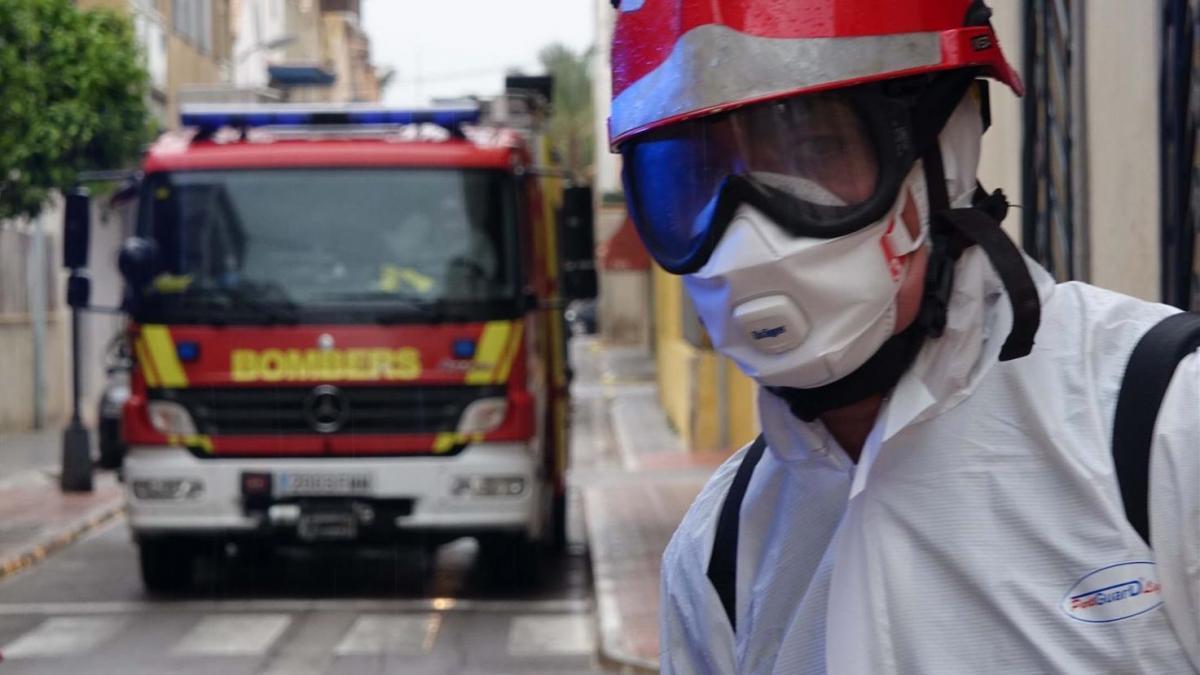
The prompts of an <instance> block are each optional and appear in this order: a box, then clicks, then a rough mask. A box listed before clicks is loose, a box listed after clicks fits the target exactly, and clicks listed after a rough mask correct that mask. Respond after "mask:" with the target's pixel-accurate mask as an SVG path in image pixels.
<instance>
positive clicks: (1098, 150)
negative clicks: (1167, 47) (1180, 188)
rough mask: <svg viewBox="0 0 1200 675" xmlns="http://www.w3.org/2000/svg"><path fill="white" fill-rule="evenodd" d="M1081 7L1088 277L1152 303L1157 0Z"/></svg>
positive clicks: (1108, 0)
mask: <svg viewBox="0 0 1200 675" xmlns="http://www.w3.org/2000/svg"><path fill="white" fill-rule="evenodd" d="M1086 7H1087V13H1088V14H1087V17H1086V21H1087V28H1086V33H1085V36H1086V39H1087V69H1086V70H1087V79H1086V84H1087V99H1088V110H1087V114H1088V136H1087V142H1088V153H1089V156H1090V161H1089V162H1088V171H1089V174H1090V186H1089V188H1090V189H1089V199H1088V208H1089V211H1090V225H1091V235H1092V251H1091V253H1092V264H1091V272H1092V278H1091V280H1092V282H1093V283H1095V284H1096V285H1099V286H1104V287H1106V288H1112V289H1115V290H1118V291H1121V292H1123V293H1129V294H1130V295H1135V296H1137V297H1140V298H1144V299H1147V300H1158V298H1159V282H1158V270H1159V249H1158V243H1159V226H1158V225H1159V212H1158V207H1159V189H1160V188H1159V170H1158V147H1159V124H1158V110H1159V105H1158V70H1159V66H1158V60H1159V53H1158V52H1159V28H1158V3H1156V2H1142V1H1137V2H1130V1H1128V0H1095V1H1093V2H1091V3H1088V4H1087V5H1086Z"/></svg>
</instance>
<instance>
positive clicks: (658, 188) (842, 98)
mask: <svg viewBox="0 0 1200 675" xmlns="http://www.w3.org/2000/svg"><path fill="white" fill-rule="evenodd" d="M889 103H890V102H889V101H888V100H887V99H886V98H885V97H882V96H870V95H868V93H867V92H865V91H863V90H862V89H861V88H860V89H857V90H856V89H850V90H840V91H836V92H828V93H819V94H811V95H805V96H798V97H793V98H789V99H783V100H778V101H768V102H765V103H759V104H755V105H750V106H746V107H744V108H739V109H737V110H734V111H731V112H728V113H723V114H717V115H710V116H708V117H704V118H700V119H695V120H689V121H685V122H681V123H679V124H675V125H671V126H669V127H666V128H663V129H661V130H656V131H653V132H650V133H647V134H645V135H643V136H639V137H636V138H634V139H631V140H630V141H629V142H628V143H626V144H624V145H623V146H622V148H621V152H622V155H623V157H624V167H625V168H624V173H625V184H626V193H627V198H628V200H629V204H630V207H631V211H632V216H633V219H634V223H635V224H636V225H637V227H638V231H639V233H640V234H641V236H642V240H643V242H644V243H645V244H646V246H647V248H648V249H649V251H650V253H651V255H652V256H654V258H655V259H656V260H657V261H658V262H659V263H660V264H661V265H663V267H665V268H666V269H668V270H669V271H680V270H686V269H688V268H692V269H691V271H694V268H698V267H699V266H700V265H702V264H703V261H700V263H699V265H698V264H696V263H697V260H696V258H697V257H699V256H702V255H704V254H703V253H702V252H703V251H704V250H705V249H708V250H710V251H711V248H712V247H713V246H715V241H713V237H714V236H717V237H719V235H720V234H722V232H715V233H714V232H713V231H712V229H713V227H714V223H716V226H717V227H721V226H722V224H721V223H720V222H719V221H720V220H721V219H719V218H714V217H713V216H714V214H715V212H717V211H719V210H720V209H718V208H717V207H718V201H720V200H719V199H718V198H719V197H720V196H721V193H722V189H723V187H724V186H726V185H728V183H729V181H728V180H727V179H729V178H730V177H731V176H738V177H741V178H742V179H745V180H748V181H749V182H750V183H752V184H754V185H756V186H758V187H759V188H760V191H761V192H763V193H764V194H770V195H772V197H773V199H772V201H774V202H775V208H773V209H770V211H771V213H769V215H771V216H772V217H773V218H774V219H776V220H778V221H781V222H780V224H781V226H783V227H784V228H785V229H787V230H789V231H790V232H792V233H793V234H795V235H797V236H813V237H825V238H831V237H837V236H842V235H844V234H848V233H849V232H852V231H854V230H856V229H859V228H860V227H863V226H865V225H866V224H869V221H864V218H866V217H869V216H870V215H871V214H872V213H874V212H876V211H878V210H879V204H880V203H881V202H884V201H886V202H887V204H885V206H884V210H886V208H887V207H888V206H890V205H891V202H893V201H894V199H895V194H894V189H893V188H897V186H898V184H899V180H898V179H897V178H896V174H897V173H901V171H902V169H904V167H901V166H899V165H900V164H903V163H905V162H907V164H909V165H911V162H912V160H911V158H905V157H901V156H900V155H903V154H904V153H903V149H904V146H905V144H904V143H899V144H897V143H893V142H892V140H893V139H891V138H890V137H889V136H888V134H889V133H892V130H895V129H899V128H901V127H905V122H906V120H899V124H890V123H889V117H895V116H896V113H897V110H896V106H895V105H888V104H889ZM907 145H908V146H910V147H911V143H908V144H907ZM898 148H899V150H898ZM893 184H894V185H893ZM897 189H898V188H897ZM889 190H891V191H892V193H893V194H892V195H891V198H890V199H888V198H887V197H888V196H887V195H886V194H885V193H886V192H888V191H889ZM876 217H880V216H876ZM725 224H727V223H725Z"/></svg>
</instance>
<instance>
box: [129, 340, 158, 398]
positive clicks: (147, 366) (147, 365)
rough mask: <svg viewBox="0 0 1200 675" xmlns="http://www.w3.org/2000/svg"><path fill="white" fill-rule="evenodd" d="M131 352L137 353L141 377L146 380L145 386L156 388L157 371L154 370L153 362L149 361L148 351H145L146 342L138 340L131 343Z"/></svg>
mask: <svg viewBox="0 0 1200 675" xmlns="http://www.w3.org/2000/svg"><path fill="white" fill-rule="evenodd" d="M133 350H134V351H135V352H136V353H137V360H138V365H139V366H141V368H142V377H144V378H146V386H148V387H157V386H158V371H156V370H155V369H154V362H153V361H151V360H150V350H148V349H146V341H145V340H143V339H142V338H140V337H139V338H138V339H137V340H135V341H134V343H133Z"/></svg>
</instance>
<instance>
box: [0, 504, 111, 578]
mask: <svg viewBox="0 0 1200 675" xmlns="http://www.w3.org/2000/svg"><path fill="white" fill-rule="evenodd" d="M124 511H125V499H124V497H115V498H114V499H113V500H112V503H111V504H105V505H102V506H98V507H96V508H95V509H92V511H91V512H90V513H88V514H87V515H85V516H83V517H82V518H79V519H78V520H76V521H75V522H73V523H71V524H69V525H67V526H66V527H64V528H62V529H61V530H58V531H55V532H50V533H49V534H47V535H45V536H43V537H40V538H39V539H38V540H36V541H34V542H32V543H30V544H27V545H25V546H24V548H22V549H18V550H17V552H16V553H14V554H12V555H9V556H6V557H4V558H2V559H0V580H4V579H7V578H9V577H11V576H13V575H15V574H17V573H18V572H21V571H23V570H25V569H27V568H29V567H32V566H34V565H36V564H38V563H39V562H41V561H43V560H45V559H46V558H48V557H50V556H52V555H54V554H55V553H57V552H59V551H61V550H62V549H64V548H66V547H68V546H70V545H71V544H73V543H75V542H76V541H78V540H79V539H80V538H81V537H83V536H84V535H85V534H87V533H89V532H91V531H92V530H94V529H96V528H98V527H100V526H101V525H104V524H105V523H107V522H109V521H111V520H113V519H115V518H117V517H118V516H120V515H121V514H122V513H123V512H124Z"/></svg>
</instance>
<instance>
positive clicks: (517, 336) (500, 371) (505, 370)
mask: <svg viewBox="0 0 1200 675" xmlns="http://www.w3.org/2000/svg"><path fill="white" fill-rule="evenodd" d="M524 328H525V325H524V324H522V323H520V322H516V323H514V324H513V330H512V336H511V337H510V338H509V339H508V345H507V346H506V349H505V350H504V358H502V359H500V364H499V365H498V366H497V368H496V377H495V379H494V380H493V382H495V383H496V384H504V383H505V382H508V374H509V372H511V371H512V365H513V361H516V360H517V351H518V350H519V349H520V348H521V336H522V333H523V332H524Z"/></svg>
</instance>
